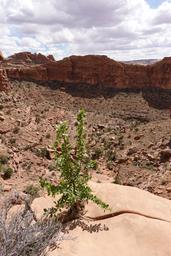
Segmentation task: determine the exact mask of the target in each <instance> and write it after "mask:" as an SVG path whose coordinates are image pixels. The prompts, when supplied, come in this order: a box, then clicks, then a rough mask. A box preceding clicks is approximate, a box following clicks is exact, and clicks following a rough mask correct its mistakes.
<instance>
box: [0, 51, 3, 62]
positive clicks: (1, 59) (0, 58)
mask: <svg viewBox="0 0 171 256" xmlns="http://www.w3.org/2000/svg"><path fill="white" fill-rule="evenodd" d="M3 60H4V56H3V54H2V52H1V51H0V61H3Z"/></svg>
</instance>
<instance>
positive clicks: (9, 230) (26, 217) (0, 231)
mask: <svg viewBox="0 0 171 256" xmlns="http://www.w3.org/2000/svg"><path fill="white" fill-rule="evenodd" d="M25 203H26V202H25ZM11 207H12V204H11V200H10V199H9V198H8V199H7V200H6V201H5V203H4V205H3V207H2V208H1V212H0V255H1V256H35V255H36V256H45V255H46V252H45V251H46V248H47V247H48V246H49V247H52V246H57V243H58V241H60V240H62V239H63V237H62V236H61V235H60V228H61V227H60V224H59V223H58V222H56V221H54V220H53V219H40V220H36V219H35V214H34V212H33V211H32V210H31V208H30V207H28V205H27V203H26V204H25V207H21V209H20V210H18V211H16V212H14V213H11V212H12V211H11Z"/></svg>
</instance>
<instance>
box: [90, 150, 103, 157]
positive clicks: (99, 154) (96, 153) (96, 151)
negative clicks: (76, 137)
mask: <svg viewBox="0 0 171 256" xmlns="http://www.w3.org/2000/svg"><path fill="white" fill-rule="evenodd" d="M101 156H102V149H101V148H95V150H94V152H93V154H92V159H99V158H100V157H101Z"/></svg>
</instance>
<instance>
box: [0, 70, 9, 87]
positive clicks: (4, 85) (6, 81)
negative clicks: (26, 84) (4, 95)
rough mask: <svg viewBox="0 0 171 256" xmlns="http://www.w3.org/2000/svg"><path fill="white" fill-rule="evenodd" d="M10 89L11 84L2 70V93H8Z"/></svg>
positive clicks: (0, 75)
mask: <svg viewBox="0 0 171 256" xmlns="http://www.w3.org/2000/svg"><path fill="white" fill-rule="evenodd" d="M9 87H10V82H9V80H8V77H7V73H6V71H5V69H3V68H0V91H6V90H8V89H9Z"/></svg>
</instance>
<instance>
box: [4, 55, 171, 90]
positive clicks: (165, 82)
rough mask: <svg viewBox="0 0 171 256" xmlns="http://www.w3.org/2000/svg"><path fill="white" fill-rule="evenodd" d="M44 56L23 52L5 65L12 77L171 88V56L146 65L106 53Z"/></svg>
mask: <svg viewBox="0 0 171 256" xmlns="http://www.w3.org/2000/svg"><path fill="white" fill-rule="evenodd" d="M16 56H17V57H16ZM42 56H43V55H40V54H37V55H36V54H31V53H20V54H16V55H13V56H11V57H9V58H8V59H7V60H5V61H4V62H3V65H4V68H5V69H6V70H7V74H8V77H9V78H11V79H18V80H26V81H27V80H28V81H39V82H47V81H57V82H61V83H64V84H74V85H75V86H77V85H81V84H87V85H91V86H97V85H98V86H99V87H103V88H106V87H108V88H117V89H122V88H131V89H134V88H135V89H137V88H138V89H141V88H146V87H154V88H163V89H171V58H164V59H163V60H162V61H159V62H157V63H155V64H153V65H146V66H145V65H133V64H124V63H121V62H116V61H114V60H112V59H110V58H108V57H106V56H95V55H87V56H71V57H68V58H64V59H63V60H60V61H55V60H54V58H53V57H52V56H51V57H45V56H44V57H42ZM28 59H29V61H28Z"/></svg>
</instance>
